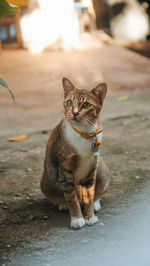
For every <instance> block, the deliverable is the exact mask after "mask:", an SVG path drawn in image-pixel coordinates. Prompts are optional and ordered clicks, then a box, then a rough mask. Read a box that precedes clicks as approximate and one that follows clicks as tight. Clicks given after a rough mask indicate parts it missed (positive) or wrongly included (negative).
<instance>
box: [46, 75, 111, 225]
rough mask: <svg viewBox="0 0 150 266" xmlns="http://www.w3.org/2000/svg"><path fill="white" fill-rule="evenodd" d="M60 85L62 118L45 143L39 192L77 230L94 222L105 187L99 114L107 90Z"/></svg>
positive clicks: (67, 83) (69, 84)
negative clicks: (81, 88) (67, 214)
mask: <svg viewBox="0 0 150 266" xmlns="http://www.w3.org/2000/svg"><path fill="white" fill-rule="evenodd" d="M62 82H63V88H64V114H65V116H64V119H63V120H62V121H61V122H60V123H59V124H58V125H57V126H56V127H55V128H54V129H53V131H52V133H51V135H50V138H49V140H48V143H47V149H46V156H45V161H44V173H43V176H42V179H41V189H42V191H43V193H44V194H45V195H46V197H47V198H48V199H49V200H50V202H51V203H53V204H55V205H58V207H59V209H60V210H65V209H69V212H70V217H71V224H70V225H71V227H72V228H81V227H83V226H84V225H85V224H87V225H93V224H94V223H96V222H98V218H97V216H95V214H94V210H95V211H99V210H100V199H101V196H102V194H103V192H104V191H105V190H106V188H107V186H108V176H109V174H108V168H107V167H106V165H105V164H104V162H103V160H102V157H101V156H100V149H99V147H100V144H101V139H102V130H101V128H100V124H99V113H100V110H101V108H102V104H103V100H104V98H105V96H106V92H107V86H106V84H105V83H101V84H99V85H98V86H97V87H96V88H94V89H92V90H80V89H77V88H75V87H74V85H73V84H72V83H71V82H70V81H69V80H68V79H66V78H63V81H62ZM81 207H82V209H81Z"/></svg>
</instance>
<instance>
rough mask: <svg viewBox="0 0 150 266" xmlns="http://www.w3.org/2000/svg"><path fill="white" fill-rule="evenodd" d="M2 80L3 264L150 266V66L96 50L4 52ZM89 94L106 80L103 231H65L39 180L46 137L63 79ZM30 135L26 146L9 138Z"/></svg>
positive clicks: (58, 110)
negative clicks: (108, 174) (108, 179)
mask: <svg viewBox="0 0 150 266" xmlns="http://www.w3.org/2000/svg"><path fill="white" fill-rule="evenodd" d="M0 62H1V64H0V73H1V75H2V76H3V77H5V79H6V80H7V82H8V84H9V87H10V88H11V89H12V90H13V92H14V94H15V98H16V103H15V104H14V103H13V102H12V100H11V98H10V96H9V95H8V93H7V91H6V90H5V89H4V88H3V87H0V90H1V97H0V121H1V123H0V238H1V240H0V265H14V266H15V265H44V266H45V265H77V264H78V265H91V264H92V265H93V266H94V265H96V266H97V265H104V266H105V265H106V266H108V265H111V266H113V265H118V266H122V265H129V266H130V265H131V266H134V265H135V266H138V265H139V266H141V265H142V266H149V265H150V255H149V238H150V231H149V222H150V215H149V213H150V204H149V203H150V196H149V186H150V163H149V157H150V144H149V139H150V60H149V59H147V58H144V57H142V56H140V55H137V54H135V53H133V52H131V51H128V50H126V49H123V48H120V47H115V46H112V45H104V44H101V43H100V47H99V48H96V49H90V50H86V51H73V52H50V51H49V52H48V51H47V52H45V53H43V54H41V55H31V54H29V53H28V52H27V51H23V50H16V51H3V52H2V53H1V54H0ZM63 76H66V77H69V78H70V79H72V80H73V82H74V83H75V84H76V85H77V86H79V87H86V88H91V86H93V87H94V86H95V85H96V84H97V83H98V82H100V81H102V80H104V81H106V82H107V83H108V95H107V98H106V101H105V104H104V106H103V111H102V113H101V121H102V123H103V128H104V140H103V146H102V155H103V157H104V159H105V162H106V163H107V165H108V167H109V169H110V172H111V182H110V186H109V188H108V190H107V192H106V193H105V195H104V197H103V200H102V210H101V211H100V212H99V213H98V217H99V223H97V224H96V225H94V226H92V227H88V226H86V227H84V228H82V229H81V230H77V231H76V230H72V229H70V228H69V214H68V213H67V212H59V211H58V209H57V208H56V207H53V206H51V205H50V204H49V202H48V201H47V200H46V199H45V198H44V196H43V194H42V193H41V191H40V187H39V182H40V177H41V174H42V170H43V160H44V153H45V145H46V142H47V139H48V135H49V132H50V130H51V129H52V128H53V126H54V125H56V124H57V123H58V121H59V120H60V119H61V117H62V116H63V112H62V110H63V109H62V101H63V92H62V85H61V79H62V77H63ZM20 134H27V135H28V139H26V140H24V141H21V142H9V141H8V138H9V137H13V136H18V135H20Z"/></svg>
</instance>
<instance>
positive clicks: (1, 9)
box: [0, 0, 20, 17]
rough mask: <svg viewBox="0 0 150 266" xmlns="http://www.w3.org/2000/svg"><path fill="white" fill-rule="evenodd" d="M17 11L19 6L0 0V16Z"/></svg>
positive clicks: (9, 14)
mask: <svg viewBox="0 0 150 266" xmlns="http://www.w3.org/2000/svg"><path fill="white" fill-rule="evenodd" d="M19 11H20V8H19V7H17V6H13V5H9V4H8V2H7V1H6V0H0V17H4V16H11V15H14V14H15V13H16V12H19Z"/></svg>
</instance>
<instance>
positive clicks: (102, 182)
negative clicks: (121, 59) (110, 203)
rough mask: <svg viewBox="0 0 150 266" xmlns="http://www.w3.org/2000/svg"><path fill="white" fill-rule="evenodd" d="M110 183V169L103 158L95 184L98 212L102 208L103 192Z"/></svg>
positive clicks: (95, 201) (95, 202) (96, 210)
mask: <svg viewBox="0 0 150 266" xmlns="http://www.w3.org/2000/svg"><path fill="white" fill-rule="evenodd" d="M108 184H109V170H108V168H107V166H106V165H105V163H104V161H103V159H102V158H100V162H99V165H98V168H97V174H96V184H95V196H94V210H95V212H98V211H99V210H100V209H101V204H100V201H101V198H102V195H103V193H104V192H105V191H106V189H107V187H108Z"/></svg>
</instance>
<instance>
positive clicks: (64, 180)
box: [59, 155, 85, 229]
mask: <svg viewBox="0 0 150 266" xmlns="http://www.w3.org/2000/svg"><path fill="white" fill-rule="evenodd" d="M74 160H76V156H74V155H72V156H70V157H69V159H67V160H65V162H64V163H62V165H61V167H60V168H59V182H60V185H61V188H62V190H63V193H64V198H65V201H66V203H67V206H68V208H69V213H70V218H71V223H70V226H71V227H72V228H76V229H77V228H81V227H83V226H84V225H85V219H84V218H83V215H82V212H81V207H80V203H79V200H78V197H77V193H76V190H75V185H74V168H75V162H74Z"/></svg>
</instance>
